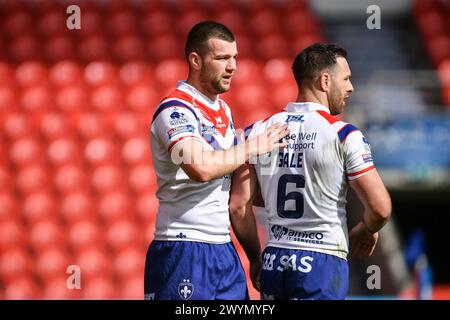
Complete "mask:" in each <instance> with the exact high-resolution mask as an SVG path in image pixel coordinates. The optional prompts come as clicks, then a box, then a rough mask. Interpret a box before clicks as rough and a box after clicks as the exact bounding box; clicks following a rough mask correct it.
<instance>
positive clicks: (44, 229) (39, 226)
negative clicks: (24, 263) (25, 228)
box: [29, 221, 65, 252]
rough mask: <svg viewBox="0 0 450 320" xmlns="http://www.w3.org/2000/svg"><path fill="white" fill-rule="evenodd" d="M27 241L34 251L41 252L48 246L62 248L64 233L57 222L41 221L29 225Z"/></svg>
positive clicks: (48, 247)
mask: <svg viewBox="0 0 450 320" xmlns="http://www.w3.org/2000/svg"><path fill="white" fill-rule="evenodd" d="M29 241H30V244H31V247H32V248H33V250H34V252H43V251H45V250H48V249H50V248H62V247H63V246H64V243H65V234H64V233H63V232H62V228H61V225H60V224H59V223H55V222H51V221H42V222H38V223H36V224H35V225H34V226H32V227H31V229H30V239H29Z"/></svg>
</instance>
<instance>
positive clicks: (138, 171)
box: [128, 164, 156, 193]
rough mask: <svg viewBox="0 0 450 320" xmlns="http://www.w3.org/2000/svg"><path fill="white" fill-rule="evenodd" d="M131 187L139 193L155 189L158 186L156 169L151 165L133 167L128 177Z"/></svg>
mask: <svg viewBox="0 0 450 320" xmlns="http://www.w3.org/2000/svg"><path fill="white" fill-rule="evenodd" d="M128 181H129V184H130V187H131V188H132V189H133V190H134V191H135V192H138V193H144V192H147V191H153V190H155V188H156V176H155V171H154V170H153V168H152V167H151V166H149V165H145V164H144V165H139V166H136V167H133V169H132V170H131V171H130V175H129V178H128Z"/></svg>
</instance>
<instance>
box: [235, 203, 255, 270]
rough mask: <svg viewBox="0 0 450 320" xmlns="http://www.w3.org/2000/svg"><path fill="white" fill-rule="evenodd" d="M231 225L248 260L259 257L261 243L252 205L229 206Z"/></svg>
mask: <svg viewBox="0 0 450 320" xmlns="http://www.w3.org/2000/svg"><path fill="white" fill-rule="evenodd" d="M230 218H231V225H232V228H233V231H234V234H235V235H236V238H237V239H238V241H239V243H240V244H241V246H242V248H244V251H245V254H246V255H247V258H248V260H249V261H250V262H252V261H258V260H259V259H261V245H260V242H259V237H258V230H257V227H256V219H255V216H254V214H253V211H252V206H251V205H247V206H240V207H232V206H230Z"/></svg>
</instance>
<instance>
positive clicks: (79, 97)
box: [55, 85, 90, 112]
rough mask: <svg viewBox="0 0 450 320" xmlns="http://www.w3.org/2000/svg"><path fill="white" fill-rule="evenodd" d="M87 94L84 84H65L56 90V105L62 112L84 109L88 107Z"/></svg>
mask: <svg viewBox="0 0 450 320" xmlns="http://www.w3.org/2000/svg"><path fill="white" fill-rule="evenodd" d="M88 94H89V93H88V90H87V89H86V88H85V87H84V86H81V85H73V86H66V87H64V88H61V89H59V90H58V91H57V92H56V97H55V98H56V99H55V100H56V106H57V107H58V109H59V110H60V111H62V112H77V111H80V110H86V109H88V108H89V107H90V101H89V96H88Z"/></svg>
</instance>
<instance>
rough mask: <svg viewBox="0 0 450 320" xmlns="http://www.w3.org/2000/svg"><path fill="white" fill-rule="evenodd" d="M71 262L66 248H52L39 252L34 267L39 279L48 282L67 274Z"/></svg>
mask: <svg viewBox="0 0 450 320" xmlns="http://www.w3.org/2000/svg"><path fill="white" fill-rule="evenodd" d="M72 261H73V260H72ZM70 263H71V259H70V257H69V256H68V254H67V252H66V251H65V250H61V249H57V248H50V249H48V250H45V251H41V252H38V253H37V256H36V259H35V262H34V268H35V272H36V275H37V276H38V277H39V279H40V280H41V281H42V282H43V283H47V282H48V281H50V280H51V279H52V278H55V277H59V276H66V270H67V267H68V266H69V265H70Z"/></svg>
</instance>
